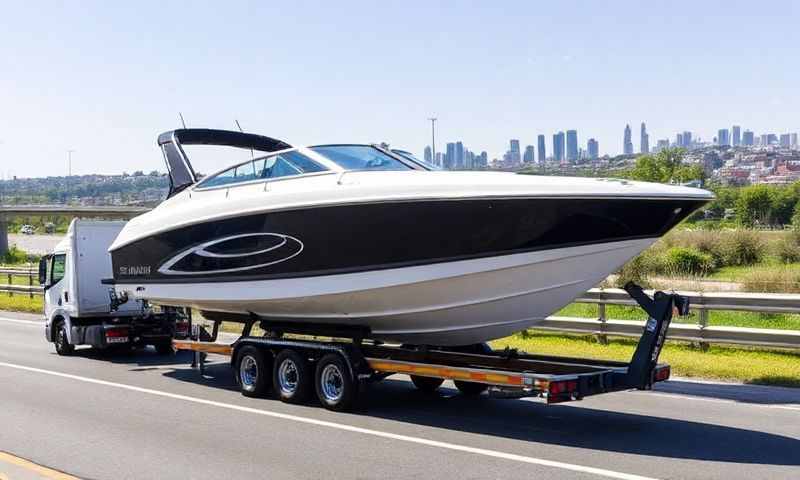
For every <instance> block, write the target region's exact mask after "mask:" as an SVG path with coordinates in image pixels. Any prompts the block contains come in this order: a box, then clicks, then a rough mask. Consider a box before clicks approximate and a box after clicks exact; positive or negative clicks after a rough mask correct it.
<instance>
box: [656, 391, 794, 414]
mask: <svg viewBox="0 0 800 480" xmlns="http://www.w3.org/2000/svg"><path fill="white" fill-rule="evenodd" d="M643 393H644V394H646V395H648V396H649V395H655V396H658V397H667V398H677V399H679V400H696V401H698V402H713V403H724V404H727V405H740V406H743V407H765V408H780V409H783V410H798V411H800V405H796V404H787V405H776V404H769V403H755V402H747V401H739V400H732V399H727V398H701V397H697V396H694V395H690V394H686V393H667V392H653V391H649V392H643Z"/></svg>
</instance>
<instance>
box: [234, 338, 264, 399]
mask: <svg viewBox="0 0 800 480" xmlns="http://www.w3.org/2000/svg"><path fill="white" fill-rule="evenodd" d="M269 367H270V365H269V362H267V359H266V357H265V356H264V352H262V351H261V350H259V349H258V348H256V347H253V346H249V345H248V346H245V347H242V350H241V351H240V352H239V354H238V355H237V360H236V373H237V374H236V380H237V383H238V384H239V388H240V390H241V391H242V395H244V396H245V397H263V396H265V395H266V394H267V392H268V391H269V386H270V381H269V374H270V368H269Z"/></svg>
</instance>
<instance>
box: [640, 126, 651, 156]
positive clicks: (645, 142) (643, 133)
mask: <svg viewBox="0 0 800 480" xmlns="http://www.w3.org/2000/svg"><path fill="white" fill-rule="evenodd" d="M639 148H640V150H639V151H640V152H642V153H650V135H648V134H647V126H646V125H645V124H644V122H642V128H641V130H640V131H639Z"/></svg>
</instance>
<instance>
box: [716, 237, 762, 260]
mask: <svg viewBox="0 0 800 480" xmlns="http://www.w3.org/2000/svg"><path fill="white" fill-rule="evenodd" d="M764 247H765V245H764V241H763V240H762V239H761V236H760V235H759V234H758V232H755V231H753V230H734V231H732V232H730V233H729V234H728V235H725V236H724V237H723V238H722V242H721V249H722V251H721V253H722V261H723V263H724V264H725V265H736V266H741V265H753V264H754V263H758V262H759V261H760V260H761V258H762V256H763V254H764Z"/></svg>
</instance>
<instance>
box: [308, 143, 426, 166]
mask: <svg viewBox="0 0 800 480" xmlns="http://www.w3.org/2000/svg"><path fill="white" fill-rule="evenodd" d="M311 150H313V151H314V152H316V153H319V154H320V155H322V156H323V157H325V158H327V159H328V160H330V161H332V162H334V163H335V164H337V165H339V166H340V167H342V168H344V169H345V170H412V168H411V167H410V166H408V165H406V164H405V163H403V162H401V161H400V160H398V159H396V158H394V157H392V156H390V155H387V154H385V153H383V152H382V151H380V150H378V149H377V148H375V147H371V146H369V145H320V146H318V147H311Z"/></svg>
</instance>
